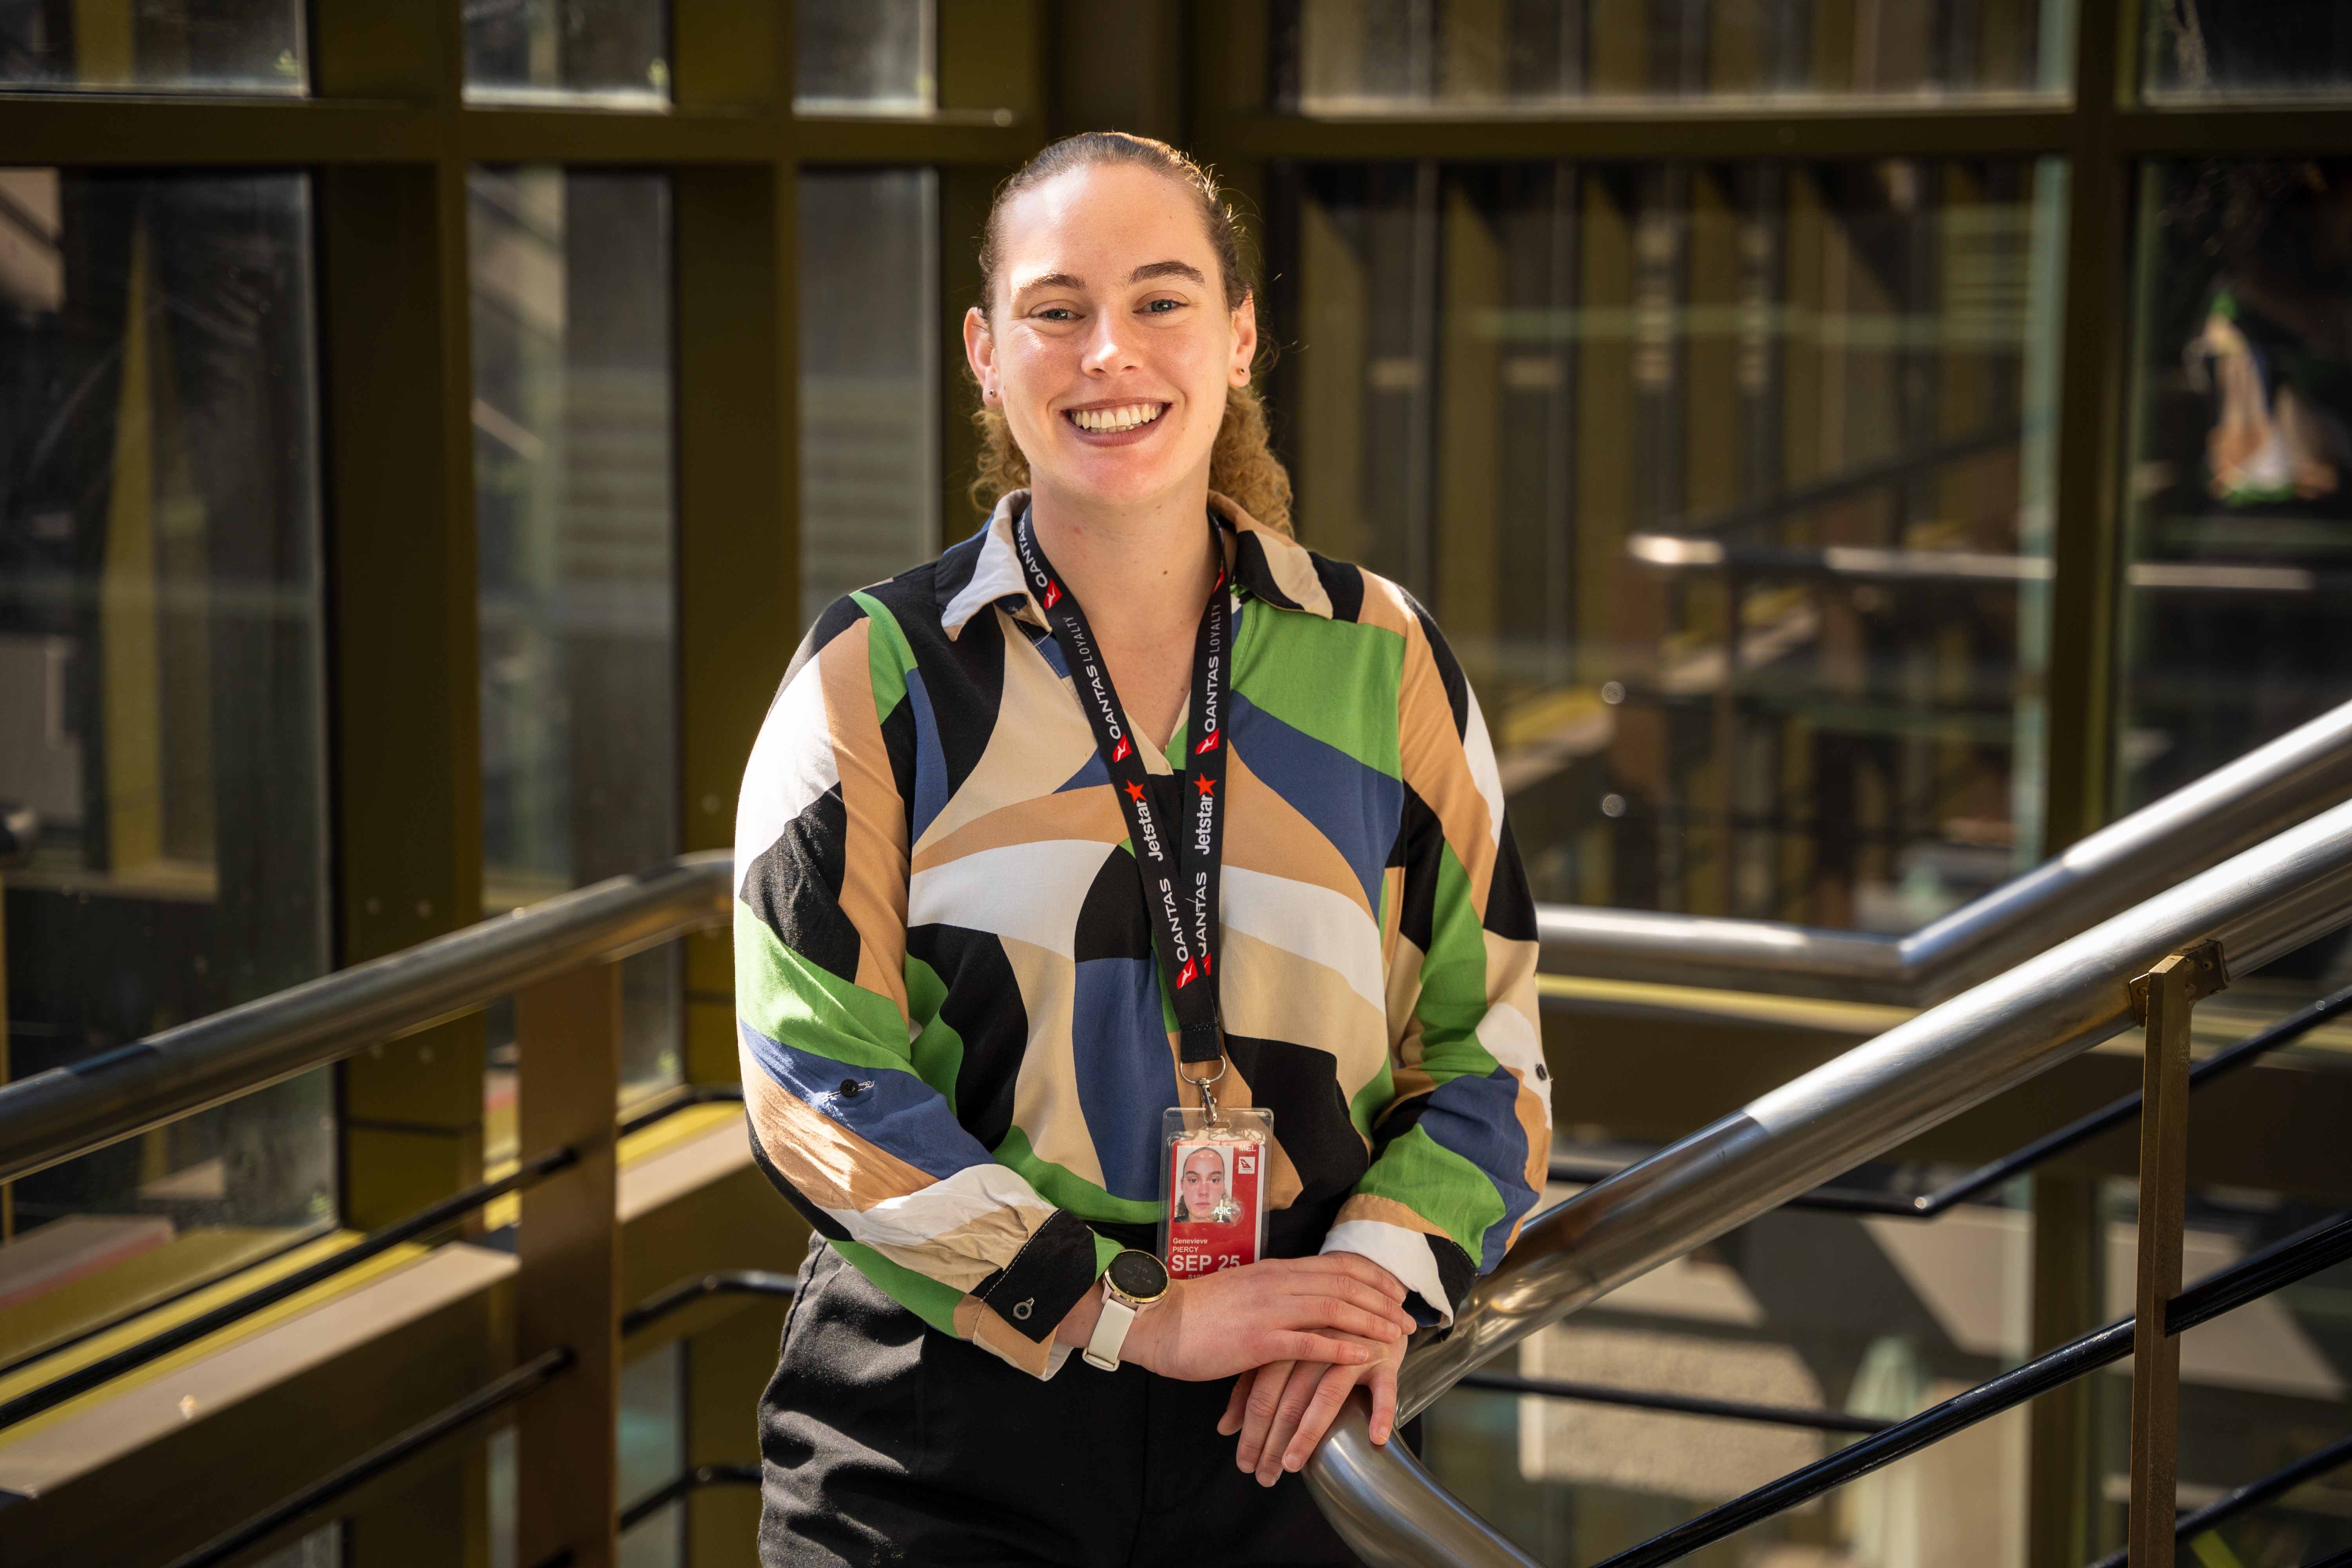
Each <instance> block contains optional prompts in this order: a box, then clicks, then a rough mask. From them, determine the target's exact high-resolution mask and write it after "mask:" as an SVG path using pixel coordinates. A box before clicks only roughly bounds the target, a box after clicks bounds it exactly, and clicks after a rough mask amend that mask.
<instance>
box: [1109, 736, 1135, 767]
mask: <svg viewBox="0 0 2352 1568" xmlns="http://www.w3.org/2000/svg"><path fill="white" fill-rule="evenodd" d="M1134 750H1135V748H1134V747H1133V746H1132V745H1130V744H1129V742H1128V739H1127V737H1126V736H1124V735H1121V736H1120V737H1119V738H1118V745H1117V746H1115V747H1113V748H1112V749H1111V753H1110V760H1111V761H1112V762H1114V763H1123V762H1125V761H1127V756H1128V753H1129V752H1132V751H1134Z"/></svg>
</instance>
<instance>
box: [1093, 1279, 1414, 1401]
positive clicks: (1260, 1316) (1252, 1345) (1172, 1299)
mask: <svg viewBox="0 0 2352 1568" xmlns="http://www.w3.org/2000/svg"><path fill="white" fill-rule="evenodd" d="M1403 1301H1404V1287H1402V1285H1399V1284H1398V1283H1397V1282H1396V1280H1395V1279H1393V1278H1392V1277H1391V1275H1390V1274H1389V1272H1388V1270H1386V1269H1384V1268H1381V1267H1380V1265H1378V1264H1376V1263H1373V1262H1372V1261H1370V1259H1369V1258H1359V1257H1357V1256H1355V1255H1354V1254H1353V1253H1347V1252H1333V1253H1327V1254H1325V1255H1324V1256H1322V1257H1320V1258H1265V1259H1264V1260H1262V1261H1260V1262H1257V1263H1252V1264H1249V1265H1247V1266H1246V1267H1244V1268H1224V1269H1220V1270H1218V1271H1217V1272H1216V1273H1214V1274H1202V1275H1196V1276H1195V1277H1193V1278H1192V1279H1183V1280H1178V1281H1173V1282H1171V1285H1170V1287H1169V1291H1168V1298H1167V1300H1163V1301H1161V1302H1160V1304H1159V1305H1158V1306H1156V1307H1153V1308H1151V1309H1150V1310H1148V1311H1145V1312H1142V1313H1140V1314H1139V1315H1138V1316H1137V1318H1136V1320H1135V1326H1134V1327H1133V1328H1131V1329H1129V1331H1128V1334H1127V1344H1126V1347H1125V1348H1124V1349H1123V1350H1122V1351H1121V1352H1120V1359H1121V1360H1122V1361H1131V1362H1134V1363H1137V1364H1138V1365H1139V1366H1142V1367H1145V1368H1148V1369H1149V1370H1150V1371H1152V1372H1156V1373H1159V1374H1160V1376H1162V1377H1172V1378H1176V1379H1179V1380H1180V1381H1182V1382H1185V1383H1206V1382H1209V1381H1210V1380H1211V1379H1213V1378H1220V1377H1234V1376H1236V1375H1238V1374H1240V1373H1244V1372H1249V1371H1252V1370H1254V1369H1255V1368H1257V1367H1261V1366H1265V1365H1266V1364H1267V1363H1270V1362H1284V1361H1312V1362H1334V1363H1340V1364H1342V1365H1348V1366H1357V1365H1361V1364H1363V1363H1367V1362H1370V1361H1371V1360H1372V1359H1374V1357H1375V1356H1376V1355H1377V1354H1378V1353H1379V1352H1377V1351H1375V1350H1373V1349H1372V1348H1371V1347H1370V1346H1369V1345H1365V1344H1360V1343H1358V1342H1356V1341H1355V1340H1348V1339H1334V1338H1331V1337H1329V1336H1328V1334H1326V1333H1323V1332H1319V1331H1323V1330H1336V1331H1338V1332H1339V1333H1341V1334H1352V1335H1355V1336H1357V1338H1358V1339H1361V1340H1370V1341H1372V1342H1374V1343H1377V1344H1389V1343H1392V1342H1396V1341H1399V1340H1402V1339H1403V1338H1405V1337H1406V1336H1407V1335H1409V1334H1411V1333H1412V1331H1413V1328H1414V1323H1413V1321H1412V1316H1411V1314H1409V1313H1408V1312H1406V1311H1405V1310H1404V1306H1403Z"/></svg>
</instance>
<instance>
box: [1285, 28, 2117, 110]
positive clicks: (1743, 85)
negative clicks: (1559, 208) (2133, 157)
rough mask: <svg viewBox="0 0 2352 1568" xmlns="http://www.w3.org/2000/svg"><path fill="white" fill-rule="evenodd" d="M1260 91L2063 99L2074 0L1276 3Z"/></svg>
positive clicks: (1425, 100)
mask: <svg viewBox="0 0 2352 1568" xmlns="http://www.w3.org/2000/svg"><path fill="white" fill-rule="evenodd" d="M1271 10H1272V16H1273V25H1274V28H1275V57H1274V58H1275V62H1276V64H1275V69H1276V83H1275V97H1276V102H1277V104H1278V105H1279V106H1280V107H1282V108H1284V109H1286V110H1297V111H1303V112H1306V113H1309V114H1346V113H1350V112H1357V113H1367V112H1369V113H1391V114H1392V113H1395V112H1397V111H1398V110H1403V109H1409V108H1411V107H1412V106H1414V105H1423V106H1428V107H1433V108H1439V107H1442V108H1446V109H1460V108H1466V107H1476V106H1490V107H1500V106H1508V105H1542V104H1546V103H1558V102H1559V101H1561V100H1584V99H1612V98H1617V99H1642V98H1705V99H1708V100H1741V99H1789V98H1808V97H1819V98H1903V99H1922V98H1924V99H1935V98H1942V97H1955V96H1966V97H1980V96H1986V95H2007V96H2015V95H2018V94H2035V95H2045V94H2053V93H2059V92H2063V90H2064V89H2065V85H2066V77H2065V71H2066V51H2067V49H2068V47H2070V44H2069V39H2070V37H2071V30H2072V26H2073V7H2072V5H2071V0H1980V3H1973V4H1968V5H1945V4H1938V3H1937V0H1843V3H1836V4H1811V3H1809V0H1714V3H1713V4H1701V3H1699V0H1507V3H1504V4H1493V3H1474V0H1278V3H1277V4H1276V5H1274V6H1273V7H1272V8H1271Z"/></svg>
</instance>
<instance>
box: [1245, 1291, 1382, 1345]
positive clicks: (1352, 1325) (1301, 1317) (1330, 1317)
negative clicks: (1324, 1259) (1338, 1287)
mask: <svg viewBox="0 0 2352 1568" xmlns="http://www.w3.org/2000/svg"><path fill="white" fill-rule="evenodd" d="M1275 1321H1276V1323H1278V1324H1280V1325H1281V1326H1282V1327H1283V1328H1286V1329H1336V1330H1338V1331H1339V1332H1341V1333H1343V1334H1356V1335H1360V1336H1361V1337H1362V1338H1364V1339H1368V1340H1372V1341H1375V1342H1378V1343H1381V1344H1384V1345H1385V1344H1393V1343H1395V1342H1397V1341H1398V1340H1401V1339H1402V1338H1404V1331H1403V1330H1402V1328H1400V1327H1399V1326H1398V1325H1397V1324H1396V1322H1395V1321H1393V1320H1391V1319H1388V1318H1384V1317H1381V1315H1380V1314H1379V1313H1377V1312H1368V1311H1366V1310H1364V1309H1363V1308H1361V1307H1359V1306H1357V1305H1355V1304H1354V1303H1353V1302H1349V1301H1342V1300H1339V1297H1337V1296H1293V1297H1291V1298H1289V1299H1288V1300H1286V1301H1285V1302H1284V1303H1283V1310H1282V1311H1281V1313H1280V1314H1279V1315H1278V1316H1277V1317H1276V1319H1275Z"/></svg>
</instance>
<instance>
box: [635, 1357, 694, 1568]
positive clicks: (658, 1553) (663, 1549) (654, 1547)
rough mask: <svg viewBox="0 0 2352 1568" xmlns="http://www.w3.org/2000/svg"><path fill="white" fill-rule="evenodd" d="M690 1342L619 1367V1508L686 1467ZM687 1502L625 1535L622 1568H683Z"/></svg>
mask: <svg viewBox="0 0 2352 1568" xmlns="http://www.w3.org/2000/svg"><path fill="white" fill-rule="evenodd" d="M686 1357H687V1343H686V1342H685V1341H683V1340H673V1341H671V1342H669V1343H668V1344H666V1345H664V1346H663V1347H662V1348H661V1349H659V1350H657V1351H653V1352H648V1353H646V1354H645V1355H642V1356H639V1357H638V1358H637V1359H636V1360H635V1361H633V1362H630V1363H627V1364H626V1365H625V1366H624V1367H622V1368H621V1415H620V1448H621V1455H620V1458H621V1506H622V1507H623V1508H626V1507H628V1506H629V1505H630V1504H631V1503H634V1502H635V1501H636V1500H638V1499H640V1498H643V1497H647V1496H650V1495H651V1494H652V1493H654V1492H656V1491H659V1490H660V1489H662V1488H663V1487H666V1486H667V1485H668V1484H669V1483H670V1482H672V1481H674V1480H676V1479H677V1477H678V1475H679V1473H680V1472H681V1471H683V1470H684V1469H685V1468H686ZM686 1512H687V1510H686V1504H685V1503H684V1502H683V1501H680V1502H673V1503H668V1504H666V1505H665V1506H663V1507H661V1508H658V1509H656V1510H654V1511H653V1512H652V1513H649V1514H647V1515H646V1517H645V1518H644V1519H641V1520H639V1521H637V1522H636V1523H635V1525H634V1526H632V1527H631V1528H630V1529H629V1531H627V1533H625V1534H624V1535H623V1536H622V1537H621V1562H620V1568H679V1565H680V1564H682V1563H684V1562H685V1561H686Z"/></svg>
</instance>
